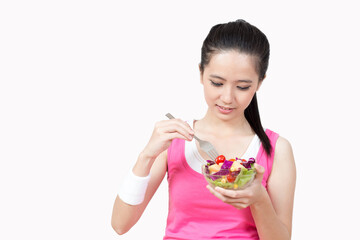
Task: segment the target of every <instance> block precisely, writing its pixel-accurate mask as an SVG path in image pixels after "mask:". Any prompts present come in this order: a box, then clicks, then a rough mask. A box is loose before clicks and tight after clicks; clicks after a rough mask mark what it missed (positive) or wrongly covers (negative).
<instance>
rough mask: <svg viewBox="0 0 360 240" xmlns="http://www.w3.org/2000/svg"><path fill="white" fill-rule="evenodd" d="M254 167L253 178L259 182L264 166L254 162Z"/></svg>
mask: <svg viewBox="0 0 360 240" xmlns="http://www.w3.org/2000/svg"><path fill="white" fill-rule="evenodd" d="M254 167H255V169H256V176H255V180H256V181H260V182H261V181H262V179H263V176H264V172H265V168H264V167H263V166H261V165H259V164H257V163H255V164H254Z"/></svg>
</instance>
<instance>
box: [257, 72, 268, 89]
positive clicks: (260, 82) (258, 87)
mask: <svg viewBox="0 0 360 240" xmlns="http://www.w3.org/2000/svg"><path fill="white" fill-rule="evenodd" d="M265 78H266V75H265V76H264V78H263V79H262V80H260V81H259V83H258V86H257V88H256V91H259V89H260V87H261V84H262V83H263V81H264V79H265Z"/></svg>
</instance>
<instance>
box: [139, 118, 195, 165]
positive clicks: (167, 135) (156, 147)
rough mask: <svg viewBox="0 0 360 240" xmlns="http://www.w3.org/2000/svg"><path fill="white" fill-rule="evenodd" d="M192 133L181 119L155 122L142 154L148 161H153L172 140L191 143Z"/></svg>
mask: <svg viewBox="0 0 360 240" xmlns="http://www.w3.org/2000/svg"><path fill="white" fill-rule="evenodd" d="M193 136H194V131H193V130H192V129H191V127H190V125H189V124H188V123H187V122H185V121H183V120H181V119H170V120H163V121H160V122H157V123H156V124H155V128H154V131H153V133H152V135H151V138H150V140H149V142H148V144H147V145H146V147H145V148H144V150H143V152H142V154H143V155H144V156H146V157H148V158H150V159H155V158H156V157H157V156H158V155H159V154H160V153H162V152H163V151H165V150H166V149H167V148H168V147H169V146H170V144H171V141H172V140H173V139H174V138H182V139H185V140H187V141H191V140H192V138H193Z"/></svg>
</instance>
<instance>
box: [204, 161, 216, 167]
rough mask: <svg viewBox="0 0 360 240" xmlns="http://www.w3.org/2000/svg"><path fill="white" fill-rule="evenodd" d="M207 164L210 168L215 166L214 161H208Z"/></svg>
mask: <svg viewBox="0 0 360 240" xmlns="http://www.w3.org/2000/svg"><path fill="white" fill-rule="evenodd" d="M206 162H207V165H208V166H211V165H214V164H215V162H214V161H213V160H206Z"/></svg>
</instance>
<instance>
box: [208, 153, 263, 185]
mask: <svg viewBox="0 0 360 240" xmlns="http://www.w3.org/2000/svg"><path fill="white" fill-rule="evenodd" d="M254 163H255V158H249V159H248V160H246V159H240V158H236V159H229V160H227V159H226V158H225V156H224V155H220V156H218V157H217V158H216V159H215V161H212V160H207V164H204V165H203V166H202V174H203V175H204V177H205V179H206V181H207V182H208V183H209V184H210V185H211V186H212V187H221V188H225V189H244V188H246V187H247V186H249V185H250V184H251V182H252V181H253V180H254V177H255V175H256V169H255V167H254Z"/></svg>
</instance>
